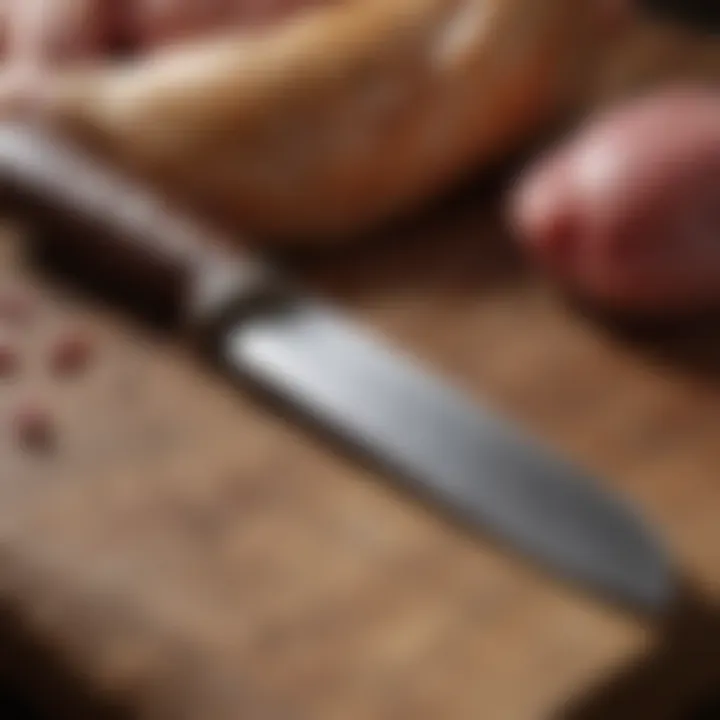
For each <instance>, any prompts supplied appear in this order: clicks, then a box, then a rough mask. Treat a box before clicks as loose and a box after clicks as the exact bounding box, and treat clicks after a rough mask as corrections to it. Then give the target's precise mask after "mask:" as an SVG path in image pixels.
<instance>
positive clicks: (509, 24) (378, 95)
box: [46, 0, 598, 241]
mask: <svg viewBox="0 0 720 720" xmlns="http://www.w3.org/2000/svg"><path fill="white" fill-rule="evenodd" d="M297 1H298V0H282V3H281V4H275V5H272V4H267V5H265V3H270V0H263V7H261V8H260V11H259V14H258V15H253V17H255V18H259V17H260V15H263V14H264V15H265V18H266V19H267V18H269V17H270V15H273V14H274V18H273V22H272V24H268V23H262V24H261V25H260V26H258V25H257V24H255V23H254V22H250V20H247V18H249V17H250V15H252V13H251V9H252V5H251V3H252V2H253V0H244V2H243V3H240V4H233V3H230V2H229V0H228V2H217V3H210V2H209V1H207V0H206V2H204V3H199V2H198V3H194V4H193V3H190V4H189V5H188V6H187V14H186V15H183V14H182V13H181V14H180V15H177V14H175V15H173V14H172V13H169V14H164V11H163V3H160V4H159V6H158V7H159V9H158V10H157V13H156V14H155V15H152V17H153V18H154V19H153V22H152V23H150V22H146V23H145V24H143V28H142V33H139V34H138V33H137V32H136V31H135V30H133V31H132V33H131V34H133V33H134V36H135V37H136V38H137V37H141V38H143V39H142V40H141V43H145V44H146V45H148V44H150V45H154V46H157V45H158V44H159V45H160V46H161V49H160V50H155V51H153V52H147V53H145V54H143V55H140V56H137V57H135V58H133V59H132V60H131V61H125V62H122V63H121V62H118V61H107V62H106V63H105V64H104V65H103V66H101V67H99V68H93V69H89V70H85V71H81V70H76V71H73V72H71V71H68V72H67V73H65V74H63V75H61V76H59V77H55V79H54V81H53V83H52V86H51V87H50V88H49V89H48V88H46V90H47V92H46V100H47V105H46V112H47V114H48V117H50V118H51V119H52V122H53V123H54V124H55V125H56V126H57V127H59V128H61V130H62V131H63V132H65V133H67V134H68V135H70V136H72V137H73V138H75V139H78V140H79V141H80V142H82V143H83V144H85V145H87V146H88V147H91V148H92V149H93V150H94V151H95V152H97V153H99V154H100V155H102V156H104V157H107V158H110V159H112V161H113V162H115V163H117V164H119V165H121V166H123V167H125V168H127V169H128V170H129V171H130V172H132V173H134V174H136V175H138V176H139V177H142V178H145V179H147V180H149V181H150V182H152V183H156V184H158V185H159V186H160V187H162V188H163V189H164V190H167V191H169V192H170V193H171V194H172V195H173V196H174V197H176V198H177V199H178V200H180V199H182V200H183V201H187V202H191V203H192V204H194V205H196V206H197V207H198V208H200V209H202V210H203V211H205V212H209V213H212V214H213V216H214V217H217V218H218V219H220V220H221V221H223V222H225V223H230V224H232V225H233V226H235V227H238V228H241V229H243V230H245V231H246V233H248V234H249V235H251V236H253V235H256V236H263V237H273V238H277V239H280V240H285V241H299V240H301V239H303V240H307V239H309V238H310V239H314V240H329V239H337V238H340V237H346V236H348V235H352V234H355V233H357V232H359V231H363V230H365V229H367V228H369V227H372V226H373V225H375V224H377V223H379V222H382V221H384V220H386V219H389V218H390V217H393V216H395V215H397V214H398V213H402V212H406V211H408V210H410V209H412V208H414V207H415V206H416V205H417V204H418V203H420V202H421V201H422V200H424V199H425V198H427V197H429V196H431V195H432V194H434V193H436V192H438V191H439V190H441V189H442V188H444V187H445V186H446V185H447V184H448V183H450V182H453V181H454V180H456V179H458V178H459V177H460V176H461V175H463V174H464V173H466V172H467V171H469V170H470V169H474V168H478V167H481V166H483V164H485V163H489V162H491V161H494V160H497V159H499V158H500V157H502V156H503V155H504V154H505V153H507V152H508V151H510V150H512V149H514V148H516V147H517V145H518V144H519V143H521V142H523V141H524V140H526V139H528V138H529V136H530V135H532V134H533V133H535V132H537V131H538V129H539V128H540V127H541V126H542V125H543V123H544V122H545V121H547V120H548V119H550V118H553V117H555V116H556V115H557V113H558V111H559V109H560V107H562V106H563V103H565V102H566V101H567V100H568V99H569V98H572V96H573V92H574V89H575V88H576V83H577V82H578V81H581V79H582V77H583V68H585V67H586V66H587V63H589V62H592V60H593V57H594V50H595V43H594V41H593V38H594V37H595V36H597V35H598V33H597V32H596V31H594V30H593V25H594V20H595V19H596V18H595V17H594V12H595V8H596V6H595V4H593V3H579V2H577V0H546V1H545V2H542V3H538V2H537V0H345V2H342V3H340V2H336V3H329V4H322V5H321V6H319V7H316V6H311V7H302V8H300V7H296V6H295V3H296V2H297ZM288 3H289V4H290V5H288ZM230 5H233V7H230ZM201 6H202V8H201ZM241 6H242V7H241ZM291 6H292V7H291ZM165 10H167V8H165ZM271 10H272V12H271ZM213 12H217V13H220V14H221V15H222V16H223V17H228V18H232V17H234V18H235V21H232V22H231V21H230V19H229V20H228V24H227V25H226V26H225V27H224V28H218V26H217V24H213V23H212V22H210V21H209V20H207V18H208V17H210V16H211V15H212V13H213ZM253 12H255V10H253ZM197 13H200V15H201V16H202V17H204V18H205V19H206V20H205V21H206V22H208V23H209V24H211V25H214V28H215V29H214V31H213V33H212V37H211V36H210V35H209V34H208V35H206V36H205V37H204V38H203V39H199V40H198V39H194V40H193V39H188V37H187V33H189V32H190V28H191V26H192V27H195V28H197V23H198V22H201V21H199V20H198V19H197V17H198V15H197ZM233 13H240V15H242V16H243V18H245V19H242V18H240V17H239V15H237V14H236V15H233ZM131 15H132V13H131ZM136 17H137V16H136ZM147 17H150V16H146V19H147ZM280 17H283V18H284V20H283V21H282V22H278V19H279V18H280ZM205 21H203V22H205ZM125 22H126V23H128V22H130V23H131V25H132V17H131V18H130V20H128V19H127V16H126V19H125ZM125 27H128V25H127V24H126V25H125ZM158 37H160V38H161V39H160V40H158ZM178 39H182V42H177V40H178Z"/></svg>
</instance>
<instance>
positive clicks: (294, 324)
mask: <svg viewBox="0 0 720 720" xmlns="http://www.w3.org/2000/svg"><path fill="white" fill-rule="evenodd" d="M223 351H224V355H225V360H226V361H227V362H228V363H229V365H230V366H231V367H232V368H234V369H235V370H236V371H237V372H239V373H241V374H242V375H243V376H245V377H246V378H249V379H250V380H251V381H254V382H256V383H260V384H261V385H262V386H264V387H265V388H266V389H270V390H272V391H273V392H274V393H275V394H277V395H278V396H279V397H281V398H282V399H284V400H285V401H290V402H291V403H292V404H294V406H295V407H296V408H299V409H301V410H302V411H303V412H304V413H305V414H306V415H307V416H308V417H309V418H311V419H312V420H314V421H315V422H319V423H321V424H322V425H323V426H325V427H326V428H329V429H331V430H332V431H333V432H334V433H335V434H336V435H337V436H338V437H339V438H341V439H343V440H344V441H347V442H350V443H352V445H353V446H355V448H357V449H360V450H362V451H364V452H365V453H367V454H368V456H369V457H371V458H372V459H374V460H375V461H377V462H379V463H381V464H382V466H383V467H384V468H385V469H386V470H390V471H392V472H393V473H395V474H397V475H398V477H402V478H403V479H404V480H405V481H407V482H408V483H409V484H410V485H411V486H413V487H415V488H417V489H420V490H422V491H423V492H424V493H425V494H426V495H428V496H429V497H430V498H432V499H434V500H435V501H439V502H441V503H443V504H444V505H445V506H446V507H447V508H448V509H451V510H453V511H455V512H456V513H459V514H460V516H462V517H464V519H465V520H469V521H471V522H472V523H474V524H476V525H477V526H479V527H480V528H481V529H483V530H484V531H486V532H487V533H489V534H490V535H493V536H495V537H496V538H497V539H501V540H502V541H504V542H506V543H508V544H509V545H510V546H512V547H514V549H515V550H519V551H520V552H522V553H524V554H526V555H527V556H529V557H532V558H533V559H534V560H536V561H539V562H541V563H542V564H543V565H545V566H546V567H547V568H550V569H552V570H554V571H555V572H558V573H561V574H562V576H563V577H564V578H566V579H569V580H572V581H575V582H580V583H582V584H584V585H585V586H587V588H590V589H592V590H594V591H596V592H599V593H602V594H604V595H606V596H607V597H608V598H609V599H611V600H614V601H616V602H622V603H628V604H631V605H634V606H637V607H638V608H641V609H643V610H647V609H650V610H660V609H663V608H664V607H666V606H667V604H668V603H669V602H670V600H671V597H672V594H673V593H672V589H673V583H672V573H671V571H670V566H669V562H668V559H667V557H666V555H665V553H664V552H663V549H662V548H661V547H660V546H659V545H658V543H657V542H656V540H655V539H654V538H653V536H652V534H651V532H650V531H649V529H648V528H647V527H646V525H645V524H644V522H643V521H642V520H641V519H640V518H639V517H638V516H636V514H635V513H634V512H632V511H631V510H630V509H629V507H627V506H626V505H625V504H623V503H622V502H620V501H619V500H618V499H615V498H614V497H613V496H612V495H611V494H609V493H606V492H604V491H603V490H601V489H600V487H599V486H598V485H597V484H596V483H595V482H594V481H593V480H592V479H590V478H588V477H586V476H585V475H584V473H582V472H579V471H578V470H577V469H576V468H574V467H572V466H571V465H569V464H566V463H565V462H563V461H561V460H559V459H556V458H555V457H553V456H552V455H551V454H550V453H549V452H546V451H545V450H543V449H541V448H540V447H538V446H537V445H535V444H534V443H533V442H532V441H530V440H529V439H528V438H527V437H525V436H524V435H522V434H521V433H520V432H518V431H517V430H516V429H515V428H514V426H512V425H511V424H510V423H508V422H505V421H504V420H500V419H498V417H497V415H496V414H495V413H494V412H493V411H490V410H483V409H482V408H481V407H479V406H476V405H475V404H474V403H472V402H470V401H469V400H468V398H467V397H466V395H464V394H463V393H461V392H460V391H459V390H457V389H453V388H451V387H450V386H448V385H446V384H444V383H442V382H440V381H438V380H437V379H435V378H433V377H432V375H431V374H430V373H427V372H426V371H424V370H423V369H422V368H420V367H419V366H418V364H417V363H415V362H414V361H413V360H411V359H410V358H408V357H403V356H400V355H399V354H397V353H395V352H394V351H393V350H391V349H390V348H389V347H388V346H387V345H385V344H384V343H381V342H378V339H377V338H374V337H373V336H372V335H371V334H370V333H368V332H366V331H364V330H362V331H361V330H360V329H359V328H357V327H356V326H355V325H354V324H351V323H349V322H347V321H346V320H344V319H343V317H342V316H341V315H339V314H336V313H334V312H333V311H332V310H331V309H329V308H327V307H325V306H323V305H322V304H315V303H313V302H309V301H301V302H292V303H289V304H285V305H284V306H283V307H278V308H274V309H273V310H272V311H271V312H266V313H259V314H257V315H256V316H246V317H244V318H243V319H242V321H239V322H238V323H237V325H235V327H234V328H233V329H232V330H231V331H230V332H229V334H228V335H227V336H226V341H225V347H224V349H223Z"/></svg>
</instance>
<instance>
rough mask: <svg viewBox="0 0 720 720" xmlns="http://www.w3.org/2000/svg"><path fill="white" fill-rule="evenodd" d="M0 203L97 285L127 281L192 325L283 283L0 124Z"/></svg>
mask: <svg viewBox="0 0 720 720" xmlns="http://www.w3.org/2000/svg"><path fill="white" fill-rule="evenodd" d="M0 197H2V199H3V201H4V202H5V204H6V205H7V207H8V209H9V210H10V211H11V212H13V213H14V214H17V215H19V217H20V218H21V219H22V220H23V221H28V222H29V223H30V225H31V227H33V228H35V229H39V230H41V231H42V233H43V235H44V236H46V237H47V236H50V237H51V239H52V241H53V243H55V241H57V244H58V247H59V252H61V253H65V254H68V255H70V256H72V257H74V258H76V259H78V261H82V262H83V263H84V264H85V265H86V266H88V267H90V268H91V269H92V273H93V274H94V275H95V276H96V277H95V279H96V280H99V281H100V282H105V281H108V282H116V283H117V282H120V283H125V284H127V285H128V286H129V287H130V289H131V291H132V292H133V293H137V294H138V295H141V296H142V297H144V298H146V299H147V300H148V301H149V302H152V303H155V304H160V305H162V307H163V308H164V309H165V311H166V313H167V314H170V315H172V316H173V317H174V319H176V320H177V321H178V322H181V323H182V322H184V323H188V324H189V325H190V326H191V327H194V328H197V329H202V330H207V329H208V328H209V327H211V326H213V325H216V324H217V323H218V322H219V321H220V319H221V318H222V317H223V316H224V314H225V313H226V311H228V310H229V308H231V307H235V306H237V305H238V304H240V303H243V302H250V301H252V300H256V299H258V298H259V297H263V296H266V295H267V294H268V293H269V292H271V291H274V290H273V289H275V288H277V287H279V285H278V283H277V279H276V278H275V276H274V274H273V273H271V272H270V271H269V269H268V268H267V267H265V266H263V265H262V264H261V263H259V262H257V261H256V260H254V259H252V258H250V257H248V256H247V255H244V254H243V253H242V251H240V250H239V249H238V248H236V247H235V246H233V247H232V248H230V247H229V245H228V243H227V242H223V238H220V237H218V236H216V235H214V234H213V233H212V232H211V231H209V230H208V229H206V228H204V227H201V226H200V225H199V224H198V223H196V222H194V221H192V220H190V219H188V218H184V217H181V216H180V215H179V214H178V213H177V212H175V211H174V209H172V208H171V207H170V206H169V205H168V203H167V202H165V201H164V200H163V199H162V198H161V197H160V196H158V195H157V194H155V193H152V192H150V191H149V190H147V189H146V188H141V187H139V186H138V185H137V184H136V183H135V182H133V181H131V180H129V179H127V178H124V177H122V176H121V175H119V174H118V173H116V172H114V171H112V170H110V169H109V168H107V167H103V166H102V165H101V164H99V163H97V162H96V161H95V160H94V159H92V158H90V157H89V156H87V155H86V154H84V153H83V152H81V151H79V150H78V149H76V148H74V147H71V146H70V145H69V144H68V143H67V142H66V141H64V140H61V139H59V138H56V137H53V135H52V134H50V133H49V132H47V131H44V130H42V129H40V128H35V127H30V126H27V125H19V124H18V125H15V124H4V125H0Z"/></svg>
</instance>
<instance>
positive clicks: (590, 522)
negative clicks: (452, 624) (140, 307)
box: [0, 124, 674, 612]
mask: <svg viewBox="0 0 720 720" xmlns="http://www.w3.org/2000/svg"><path fill="white" fill-rule="evenodd" d="M0 188H2V194H3V198H4V200H5V201H6V202H8V203H11V206H12V207H13V208H14V209H15V210H17V211H19V213H20V214H21V215H22V217H24V218H26V219H29V220H30V221H31V223H33V224H34V225H35V226H37V227H41V228H44V229H45V230H47V231H48V232H49V233H50V234H51V236H52V238H53V241H55V240H57V243H58V244H59V251H60V252H61V253H62V255H63V256H66V257H73V258H75V259H76V260H78V261H84V262H85V263H89V264H91V266H92V272H93V274H94V275H96V276H99V277H101V278H102V282H108V283H111V282H113V281H114V282H121V283H124V284H125V285H131V286H132V290H133V293H134V294H136V295H139V294H141V293H144V295H143V297H145V298H147V299H148V300H150V299H151V300H152V301H153V302H154V303H155V304H156V305H157V304H158V303H159V304H160V305H162V306H163V308H164V309H165V310H166V311H168V312H170V314H171V315H172V317H173V319H174V320H175V321H176V322H178V323H179V324H183V325H184V326H185V327H186V328H188V329H190V330H191V331H192V335H194V336H195V337H196V338H197V339H198V340H199V341H200V342H199V343H198V344H197V347H198V348H200V349H202V350H203V351H204V352H208V353H211V354H212V356H213V357H214V358H215V359H216V360H217V361H219V362H220V364H221V365H222V366H223V368H225V369H226V370H227V371H228V372H229V373H230V374H231V375H234V376H236V377H237V378H238V379H241V380H243V381H245V382H249V383H250V384H251V386H254V387H258V388H261V389H262V390H264V391H265V392H266V393H269V394H270V395H271V396H272V397H274V398H276V399H280V400H283V401H284V402H285V403H286V405H287V407H288V408H289V409H293V410H295V411H299V415H300V416H301V417H302V418H303V419H305V420H308V421H310V423H311V424H312V425H315V426H317V427H319V428H321V429H323V430H325V431H330V433H331V434H332V435H333V436H334V437H335V438H336V439H337V440H340V441H343V442H344V443H345V444H346V445H347V446H348V447H349V448H352V449H353V450H355V451H360V452H361V453H363V455H364V456H365V458H366V459H370V460H372V461H374V463H375V464H376V465H377V467H378V469H380V470H382V471H384V472H385V473H386V474H387V475H388V476H390V477H394V478H396V479H397V480H399V481H402V482H403V483H404V484H405V485H406V486H407V487H408V488H410V489H413V490H416V491H419V493H420V494H421V495H423V496H424V497H425V498H426V499H429V500H431V501H433V502H435V503H437V504H438V506H439V507H442V508H444V509H446V510H449V511H451V512H453V513H454V514H455V516H456V517H457V518H458V519H461V520H464V521H465V522H467V523H469V524H470V525H471V526H473V527H476V528H477V529H479V530H481V531H482V532H483V533H485V534H486V535H487V536H489V537H492V538H494V539H495V540H497V541H499V542H500V543H502V544H503V545H505V546H506V547H507V548H508V549H511V550H514V551H515V552H516V553H519V554H521V555H523V556H524V557H526V558H527V559H528V560H530V561H533V562H534V563H536V564H538V565H540V566H541V567H543V568H545V569H546V570H547V571H549V572H550V573H552V574H553V575H554V576H556V578H557V579H558V580H560V579H561V578H562V579H563V580H565V581H570V582H572V583H573V584H575V585H576V586H577V587H578V589H580V588H583V589H585V590H586V591H592V592H594V593H595V594H596V595H597V596H598V597H602V598H604V599H606V600H608V601H611V602H614V603H621V604H623V605H624V606H628V607H632V608H635V609H636V610H639V611H642V612H658V611H663V610H665V609H666V608H667V607H669V606H670V604H671V601H672V599H673V595H674V582H673V572H672V571H671V564H670V562H669V559H668V556H667V555H666V553H665V551H664V549H663V548H662V547H661V545H660V544H659V542H658V540H657V539H656V538H655V537H654V534H653V533H652V532H651V530H650V528H649V527H648V526H647V525H646V523H645V522H644V521H643V519H642V518H640V517H639V516H638V515H637V514H636V512H635V511H634V509H632V508H630V507H629V506H628V505H627V504H625V503H623V502H622V501H621V500H620V499H619V498H617V497H615V496H613V495H612V494H611V493H609V492H605V491H604V490H603V489H602V488H601V487H600V485H599V484H598V483H597V482H596V481H595V480H594V479H593V478H591V477H588V476H587V475H586V473H585V472H584V471H581V470H579V469H578V468H575V467H573V466H572V465H571V464H569V463H567V462H565V461H563V460H562V459H560V458H558V457H555V456H554V454H552V453H551V452H550V451H549V450H546V449H545V448H542V447H541V446H540V445H538V444H536V443H535V442H534V441H533V440H532V439H531V438H529V437H527V436H525V435H524V434H523V433H522V431H520V430H519V429H517V428H516V427H515V426H514V425H513V424H511V423H510V422H509V421H506V420H504V419H502V418H501V417H500V416H499V414H497V413H496V412H495V411H494V410H492V409H490V408H484V407H482V406H481V405H479V404H475V403H473V402H471V401H470V400H469V399H468V397H467V394H465V393H463V392H461V391H459V390H458V389H456V388H453V387H452V386H451V385H450V384H449V383H446V382H443V381H442V380H440V379H439V378H437V377H436V376H434V375H433V373H431V372H430V371H429V370H428V369H426V368H423V367H421V366H420V365H419V364H418V363H417V362H416V361H415V360H414V359H412V358H410V357H407V356H405V355H404V354H403V353H401V352H400V351H399V350H395V349H393V348H391V347H390V345H388V344H387V343H386V342H384V341H383V339H382V338H380V337H379V336H377V337H376V336H374V335H373V334H372V333H371V332H370V331H369V330H366V329H363V328H361V327H360V326H359V325H358V324H355V323H353V322H350V321H349V320H348V319H347V318H345V317H343V315H342V314H341V313H340V312H338V311H336V310H335V309H334V308H333V307H332V306H331V304H329V303H326V302H324V301H323V300H322V299H321V298H317V297H314V296H313V295H312V294H310V293H307V292H305V291H304V290H303V289H302V288H299V287H297V286H296V285H294V284H293V283H292V282H289V281H288V279H287V278H284V277H281V276H280V273H279V272H277V271H276V270H275V269H273V268H271V267H269V266H267V265H266V264H265V263H263V262H262V261H260V260H259V259H258V258H253V257H249V256H247V255H244V254H242V252H241V251H239V250H238V249H237V243H235V244H234V246H231V245H230V244H229V243H228V242H227V240H226V239H224V238H223V237H219V236H215V235H214V234H213V233H211V232H210V231H208V230H207V229H206V228H204V227H200V226H199V225H198V224H196V223H195V222H194V220H192V219H188V218H184V217H181V216H180V215H179V214H178V213H177V212H176V209H174V208H171V207H169V206H167V205H166V204H165V202H164V201H163V199H161V198H160V197H158V196H156V195H154V194H152V193H151V192H149V191H147V189H145V188H140V187H139V186H138V185H137V184H136V183H134V182H131V181H130V180H129V179H128V178H124V177H122V175H121V174H118V173H116V172H114V171H111V170H110V169H109V168H107V167H103V166H101V165H100V164H98V163H97V162H96V161H95V160H94V159H91V158H90V157H89V156H88V155H86V154H83V153H82V152H80V151H79V150H78V149H77V148H73V147H71V146H70V145H69V144H68V143H67V142H66V141H60V140H59V139H58V138H53V137H52V136H51V135H50V134H49V133H47V132H43V131H41V130H39V129H38V128H33V127H29V126H24V125H12V124H5V125H3V126H1V127H0Z"/></svg>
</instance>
